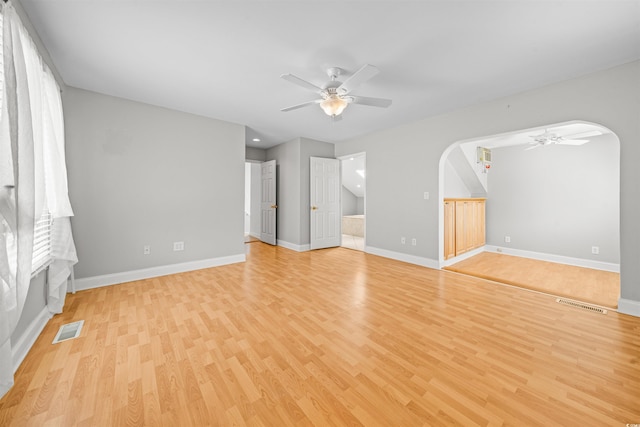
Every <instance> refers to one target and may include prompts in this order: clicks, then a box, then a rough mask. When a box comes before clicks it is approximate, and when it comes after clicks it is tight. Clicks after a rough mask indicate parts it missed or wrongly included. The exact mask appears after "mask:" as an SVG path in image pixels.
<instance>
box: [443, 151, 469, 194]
mask: <svg viewBox="0 0 640 427" xmlns="http://www.w3.org/2000/svg"><path fill="white" fill-rule="evenodd" d="M443 184H444V193H443V197H451V198H455V197H457V198H466V197H471V191H470V190H469V187H467V185H466V184H465V183H464V181H463V180H462V178H460V175H458V172H456V168H455V167H453V165H452V164H451V162H450V161H449V159H448V158H447V160H446V161H445V164H444V183H443Z"/></svg>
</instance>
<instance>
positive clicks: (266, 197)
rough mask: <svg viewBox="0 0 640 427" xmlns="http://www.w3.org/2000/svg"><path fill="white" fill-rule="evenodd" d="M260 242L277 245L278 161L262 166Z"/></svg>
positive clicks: (265, 163) (270, 161)
mask: <svg viewBox="0 0 640 427" xmlns="http://www.w3.org/2000/svg"><path fill="white" fill-rule="evenodd" d="M260 183H261V189H262V192H261V196H260V240H262V241H263V242H265V243H269V244H270V245H275V244H276V209H277V208H278V206H277V205H276V161H275V160H269V161H268V162H264V163H262V164H261V175H260Z"/></svg>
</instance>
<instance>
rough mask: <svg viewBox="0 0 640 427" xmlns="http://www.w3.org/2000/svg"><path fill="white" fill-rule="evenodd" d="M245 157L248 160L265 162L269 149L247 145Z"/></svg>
mask: <svg viewBox="0 0 640 427" xmlns="http://www.w3.org/2000/svg"><path fill="white" fill-rule="evenodd" d="M244 157H245V159H247V160H253V161H257V162H264V161H265V160H267V150H263V149H262V148H254V147H245V153H244Z"/></svg>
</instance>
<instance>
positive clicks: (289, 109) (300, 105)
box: [280, 99, 322, 112]
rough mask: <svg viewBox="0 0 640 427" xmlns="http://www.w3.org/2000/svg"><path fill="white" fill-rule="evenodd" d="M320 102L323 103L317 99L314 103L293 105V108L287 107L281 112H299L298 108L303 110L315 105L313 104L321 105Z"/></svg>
mask: <svg viewBox="0 0 640 427" xmlns="http://www.w3.org/2000/svg"><path fill="white" fill-rule="evenodd" d="M320 102H322V100H321V99H316V100H313V101H307V102H303V103H302V104H298V105H292V106H291V107H285V108H282V109H281V110H280V111H285V112H286V111H291V110H297V109H298V108H302V107H308V106H309V105H313V104H319V103H320Z"/></svg>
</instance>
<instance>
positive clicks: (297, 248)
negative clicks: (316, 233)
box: [277, 240, 311, 252]
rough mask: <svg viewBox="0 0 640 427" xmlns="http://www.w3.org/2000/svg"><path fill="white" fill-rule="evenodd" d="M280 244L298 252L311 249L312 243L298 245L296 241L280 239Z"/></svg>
mask: <svg viewBox="0 0 640 427" xmlns="http://www.w3.org/2000/svg"><path fill="white" fill-rule="evenodd" d="M277 243H278V246H282V247H283V248H287V249H291V250H292V251H296V252H306V251H309V250H311V245H296V244H295V243H290V242H287V241H284V240H278V242H277Z"/></svg>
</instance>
